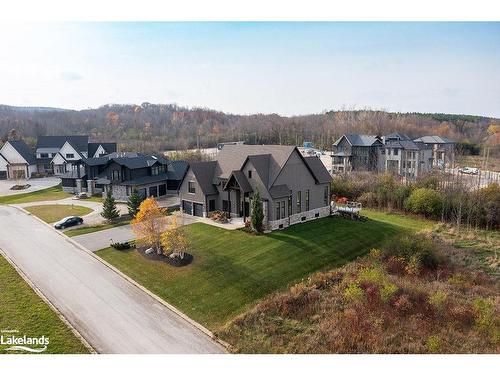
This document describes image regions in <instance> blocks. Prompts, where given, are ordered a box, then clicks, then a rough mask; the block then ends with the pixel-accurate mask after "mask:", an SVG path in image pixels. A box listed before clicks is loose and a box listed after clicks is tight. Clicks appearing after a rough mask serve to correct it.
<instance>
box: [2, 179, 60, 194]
mask: <svg viewBox="0 0 500 375" xmlns="http://www.w3.org/2000/svg"><path fill="white" fill-rule="evenodd" d="M17 182H19V184H20V185H26V184H30V185H31V186H30V187H29V188H27V189H24V190H10V188H11V187H12V186H14V185H16V184H17ZM60 183H61V179H60V178H57V177H44V178H33V179H29V180H21V181H16V180H0V197H2V196H5V195H16V194H24V193H32V192H34V191H38V190H42V189H47V188H49V187H53V186H57V185H59V184H60Z"/></svg>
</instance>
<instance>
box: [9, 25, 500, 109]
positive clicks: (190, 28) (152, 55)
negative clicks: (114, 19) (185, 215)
mask: <svg viewBox="0 0 500 375" xmlns="http://www.w3.org/2000/svg"><path fill="white" fill-rule="evenodd" d="M0 42H1V46H2V48H0V103H1V104H8V105H19V106H48V107H58V108H68V109H85V108H90V107H92V108H94V107H98V106H101V105H104V104H108V103H122V104H125V103H129V104H131V103H135V104H141V103H143V102H150V103H177V104H179V105H183V106H188V107H195V106H196V107H206V108H211V109H215V110H221V111H224V112H230V113H238V114H249V113H278V114H281V115H298V114H308V113H320V112H323V111H326V110H338V109H350V108H356V109H364V108H369V109H381V110H388V111H398V112H445V113H464V114H475V115H485V116H493V117H500V23H458V22H454V23H416V22H413V23H412V22H409V23H391V22H378V23H377V22H376V23H368V22H360V23H352V22H332V23H314V22H312V23H307V22H306V23H297V22H291V23H280V22H277V23H208V22H205V23H203V22H202V23H152V22H148V23H32V24H26V23H21V24H19V23H16V24H8V23H3V24H1V25H0Z"/></svg>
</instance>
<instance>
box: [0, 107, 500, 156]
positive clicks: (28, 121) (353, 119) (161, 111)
mask: <svg viewBox="0 0 500 375" xmlns="http://www.w3.org/2000/svg"><path fill="white" fill-rule="evenodd" d="M494 122H496V123H499V122H500V121H498V120H497V119H492V118H488V117H480V116H469V115H449V114H423V113H388V112H383V111H370V110H356V111H330V112H325V113H321V114H311V115H303V116H293V117H284V116H279V115H276V114H267V115H264V114H254V115H234V114H228V113H223V112H218V111H213V110H209V109H205V108H185V107H180V106H177V105H175V104H150V103H143V104H141V105H115V104H111V105H105V106H102V107H99V108H95V109H86V110H81V111H74V110H64V109H57V108H45V107H11V106H5V105H0V137H1V140H2V141H5V140H6V139H7V138H8V137H9V134H10V136H11V137H12V136H14V137H22V138H23V139H25V140H26V141H27V142H28V143H29V144H32V145H33V144H34V142H35V138H36V137H37V136H38V135H56V134H57V135H59V134H90V136H91V138H92V139H93V140H98V141H115V140H116V141H118V142H119V143H120V145H121V149H122V150H127V149H135V150H141V151H145V152H147V151H158V150H166V149H185V148H191V147H195V146H196V145H197V143H198V142H199V145H200V146H201V147H210V146H214V145H215V144H216V143H217V142H223V141H231V140H244V141H246V142H248V143H278V144H279V143H281V144H295V145H300V144H302V142H303V141H304V140H308V141H312V142H314V143H315V145H317V146H323V147H328V148H329V145H331V143H332V142H333V140H334V139H336V138H337V137H339V136H340V135H342V134H343V133H346V132H360V133H369V134H378V135H384V134H388V133H390V132H393V131H399V132H404V133H407V134H409V135H410V136H420V135H424V134H438V135H443V136H447V137H450V138H453V139H457V140H469V141H471V142H477V143H480V142H481V141H482V140H483V139H484V137H485V136H486V134H487V133H486V129H487V127H488V126H489V125H490V124H491V123H494Z"/></svg>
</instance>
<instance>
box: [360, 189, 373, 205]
mask: <svg viewBox="0 0 500 375" xmlns="http://www.w3.org/2000/svg"><path fill="white" fill-rule="evenodd" d="M358 202H359V203H361V204H362V205H363V206H364V207H374V206H376V205H377V194H375V193H374V192H372V191H367V192H366V193H363V194H361V196H360V197H359V198H358Z"/></svg>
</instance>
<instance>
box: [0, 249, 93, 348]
mask: <svg viewBox="0 0 500 375" xmlns="http://www.w3.org/2000/svg"><path fill="white" fill-rule="evenodd" d="M0 254H1V255H2V256H3V257H4V258H5V260H6V261H7V262H8V263H9V264H10V265H11V266H12V267H13V268H14V270H16V272H17V273H18V274H19V276H21V278H22V279H23V280H24V282H25V283H26V284H28V286H29V287H30V288H31V289H33V291H34V292H35V293H36V294H37V295H38V297H40V298H41V299H42V300H43V301H44V302H45V303H46V304H47V305H48V306H49V308H51V309H52V310H53V311H54V312H55V313H56V315H57V316H58V318H59V319H61V321H62V322H63V323H64V324H66V326H67V327H68V328H69V329H70V331H71V332H72V333H73V334H74V335H75V336H76V337H77V338H78V339H79V340H80V341H81V342H82V343H83V345H84V346H85V347H86V348H87V349H88V350H89V351H90V354H97V351H96V350H95V349H94V347H93V346H92V345H91V344H90V343H89V342H88V341H87V340H86V339H85V337H83V336H82V334H81V333H80V332H79V331H78V330H77V329H76V328H75V327H74V326H73V325H72V324H71V323H70V321H69V320H68V319H66V317H65V316H64V315H63V314H62V313H61V311H59V309H58V308H57V307H56V306H55V305H54V304H53V303H52V302H50V300H49V299H48V298H47V297H46V296H45V294H43V292H42V291H41V290H40V289H39V288H38V287H37V286H36V285H35V283H33V282H32V281H31V279H30V278H29V277H28V275H26V274H25V273H24V272H23V270H21V268H19V267H18V266H17V264H16V263H15V262H14V261H13V260H12V259H11V258H9V257H8V255H7V254H6V253H5V252H4V251H3V250H2V248H0Z"/></svg>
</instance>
